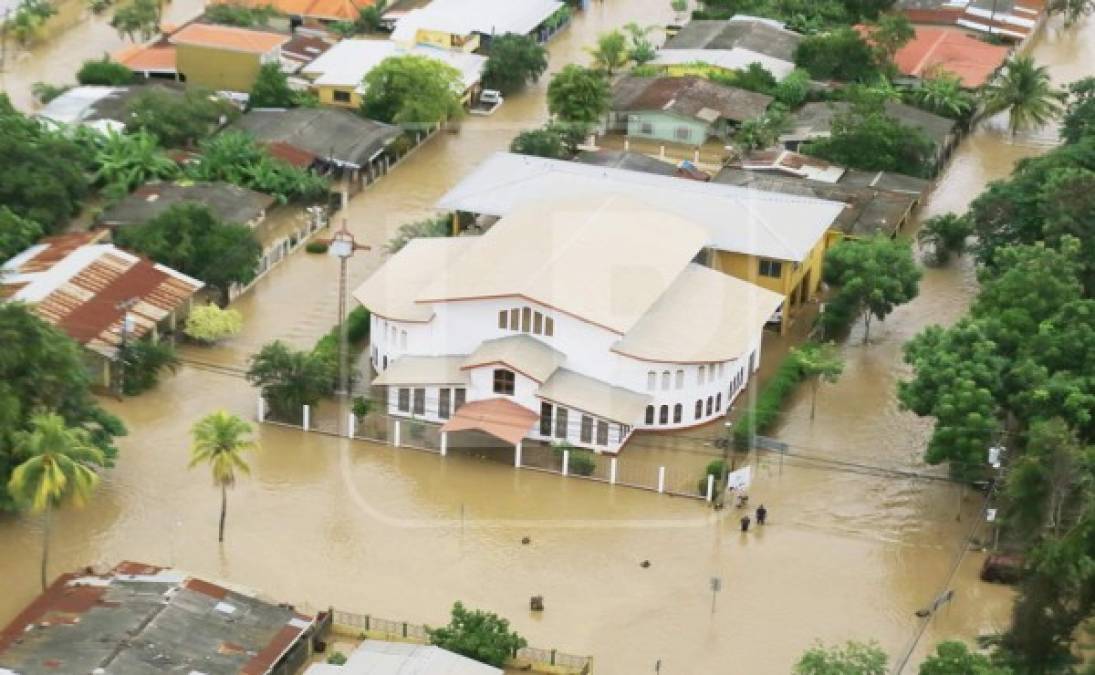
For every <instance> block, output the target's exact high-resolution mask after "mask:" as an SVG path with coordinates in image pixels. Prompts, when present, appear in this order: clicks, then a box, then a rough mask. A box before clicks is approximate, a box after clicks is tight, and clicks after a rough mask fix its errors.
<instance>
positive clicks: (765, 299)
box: [612, 264, 783, 363]
mask: <svg viewBox="0 0 1095 675" xmlns="http://www.w3.org/2000/svg"><path fill="white" fill-rule="evenodd" d="M782 301H783V296H782V295H780V294H779V293H773V292H772V291H769V290H766V289H763V288H761V287H760V286H756V285H754V284H751V283H749V282H747V281H742V280H741V279H737V278H735V277H731V276H729V275H727V274H723V273H722V272H716V271H715V270H712V269H709V268H706V267H701V266H700V265H695V264H693V265H689V266H688V269H686V270H685V271H684V272H683V273H682V274H681V275H680V277H678V279H677V281H676V283H674V284H673V285H672V286H671V287H670V288H669V289H668V290H667V291H666V292H665V294H664V295H663V296H662V297H661V298H659V299H658V301H657V302H656V303H654V306H653V307H651V308H650V310H649V311H647V313H646V314H645V315H644V316H643V318H642V320H641V321H639V322H638V323H637V324H636V325H635V326H634V327H633V328H632V329H631V330H629V331H628V332H627V334H626V335H624V337H623V338H622V339H621V340H620V341H619V342H617V343H616V344H615V345H613V347H612V350H613V351H615V352H618V353H620V354H624V355H626V356H631V357H633V358H636V359H641V360H644V361H662V362H666V361H668V362H674V363H707V362H710V361H728V360H730V359H737V358H741V357H742V356H744V355H745V353H746V351H747V350H748V349H749V348H750V347H751V346H752V345H751V341H752V340H753V338H754V337H755V336H756V335H757V329H758V328H760V327H763V326H764V323H765V322H766V321H767V320H768V317H770V316H771V315H772V313H773V312H774V311H776V308H777V307H779V305H780V303H781V302H782Z"/></svg>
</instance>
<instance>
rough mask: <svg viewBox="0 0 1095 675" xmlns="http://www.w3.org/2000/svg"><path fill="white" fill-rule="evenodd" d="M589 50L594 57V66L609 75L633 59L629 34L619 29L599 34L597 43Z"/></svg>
mask: <svg viewBox="0 0 1095 675" xmlns="http://www.w3.org/2000/svg"><path fill="white" fill-rule="evenodd" d="M587 51H588V52H589V54H590V56H592V57H593V67H594V68H595V69H596V70H599V71H601V72H603V73H604V74H605V75H607V76H609V77H612V74H613V73H615V72H616V71H617V70H619V69H621V68H623V67H624V66H626V65H627V64H628V62H629V61H630V60H631V55H630V53H629V52H628V49H627V36H626V35H624V34H623V33H622V32H621V31H618V30H612V31H609V32H607V33H601V34H600V35H598V36H597V45H596V46H595V47H592V48H589V49H587Z"/></svg>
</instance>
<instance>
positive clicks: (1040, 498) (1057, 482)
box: [1004, 417, 1095, 537]
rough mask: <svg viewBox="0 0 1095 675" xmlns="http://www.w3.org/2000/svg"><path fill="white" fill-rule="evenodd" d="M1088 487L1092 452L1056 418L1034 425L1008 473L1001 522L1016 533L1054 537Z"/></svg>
mask: <svg viewBox="0 0 1095 675" xmlns="http://www.w3.org/2000/svg"><path fill="white" fill-rule="evenodd" d="M1093 487H1095V447H1091V446H1089V447H1086V448H1085V447H1083V446H1082V445H1081V444H1080V442H1079V439H1078V438H1077V436H1076V433H1075V432H1074V431H1073V430H1072V429H1070V428H1069V427H1068V423H1066V422H1065V420H1063V419H1061V418H1060V417H1054V418H1052V419H1049V420H1035V422H1034V423H1033V424H1031V427H1030V430H1029V431H1028V432H1027V439H1026V443H1025V444H1024V447H1023V452H1022V454H1021V455H1020V456H1019V457H1017V458H1016V459H1015V461H1014V462H1012V463H1011V466H1010V470H1009V471H1008V474H1007V482H1006V484H1005V491H1004V494H1005V496H1006V497H1007V505H1008V508H1007V509H1006V511H1005V513H1006V517H1007V518H1008V521H1009V522H1010V523H1012V524H1013V525H1015V526H1016V527H1017V528H1018V530H1019V531H1021V532H1032V533H1033V532H1038V531H1040V530H1042V529H1043V528H1044V529H1045V530H1047V531H1049V533H1051V534H1052V535H1053V536H1054V537H1056V536H1057V535H1058V534H1059V533H1060V532H1061V531H1062V530H1063V529H1064V528H1065V527H1066V526H1067V525H1068V524H1069V523H1068V522H1067V521H1068V520H1069V517H1070V515H1071V514H1072V513H1074V512H1076V509H1077V508H1078V507H1082V505H1083V502H1084V496H1083V495H1084V493H1085V492H1090V490H1091V489H1092V488H1093Z"/></svg>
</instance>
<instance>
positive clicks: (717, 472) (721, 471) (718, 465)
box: [696, 459, 726, 495]
mask: <svg viewBox="0 0 1095 675" xmlns="http://www.w3.org/2000/svg"><path fill="white" fill-rule="evenodd" d="M708 476H714V477H715V486H716V489H715V491H716V492H718V485H719V484H720V483H721V482H722V481H723V480H725V479H726V462H725V461H724V460H721V459H713V460H711V461H710V462H708V463H707V468H706V469H705V470H704V472H703V478H701V479H700V480H699V482H698V483H696V492H698V493H699V494H701V495H706V494H707V477H708Z"/></svg>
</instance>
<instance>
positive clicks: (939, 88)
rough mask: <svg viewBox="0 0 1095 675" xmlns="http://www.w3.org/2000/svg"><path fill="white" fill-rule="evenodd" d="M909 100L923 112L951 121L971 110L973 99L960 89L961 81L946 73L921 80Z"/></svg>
mask: <svg viewBox="0 0 1095 675" xmlns="http://www.w3.org/2000/svg"><path fill="white" fill-rule="evenodd" d="M910 98H911V99H912V102H913V103H915V104H916V105H918V106H919V107H921V108H923V109H924V110H927V111H928V112H932V113H935V114H936V115H943V116H944V117H950V118H952V119H961V118H962V117H965V116H966V115H967V114H968V113H969V112H970V111H971V110H973V98H972V97H971V96H970V95H969V94H967V93H966V91H965V90H964V89H963V88H962V80H961V79H959V78H958V76H957V75H953V74H951V73H948V72H946V71H939V72H937V73H936V74H934V75H932V76H931V77H929V78H927V79H925V80H922V81H921V82H920V86H919V87H917V88H916V89H914V90H913V91H912V94H911V96H910Z"/></svg>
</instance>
